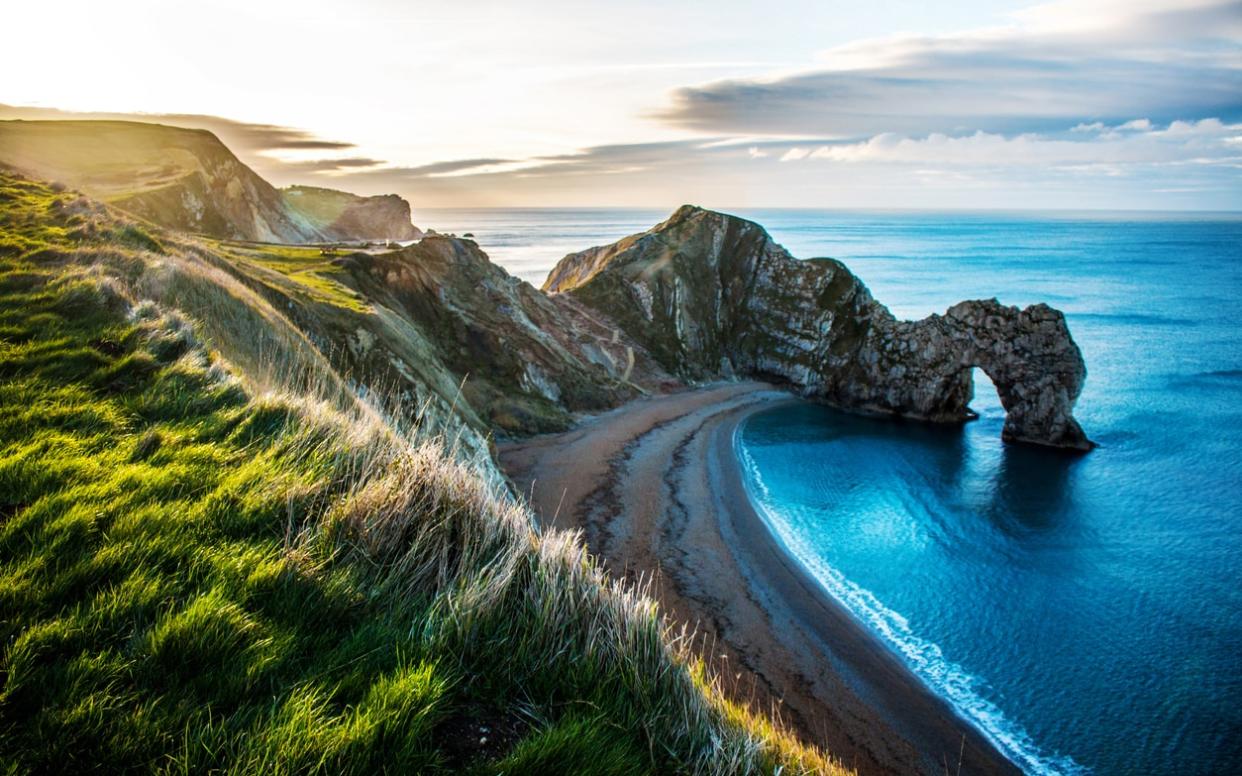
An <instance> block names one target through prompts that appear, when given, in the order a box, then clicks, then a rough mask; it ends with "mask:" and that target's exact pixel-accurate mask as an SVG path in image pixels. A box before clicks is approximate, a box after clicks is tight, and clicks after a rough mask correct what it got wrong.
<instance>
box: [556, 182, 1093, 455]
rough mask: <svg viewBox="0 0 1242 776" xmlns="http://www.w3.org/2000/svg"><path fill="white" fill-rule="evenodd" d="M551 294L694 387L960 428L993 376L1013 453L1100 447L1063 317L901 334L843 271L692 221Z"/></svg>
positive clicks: (742, 233) (602, 259)
mask: <svg viewBox="0 0 1242 776" xmlns="http://www.w3.org/2000/svg"><path fill="white" fill-rule="evenodd" d="M544 290H546V291H549V292H552V293H554V294H558V293H563V294H567V295H569V296H571V297H573V298H574V299H575V300H577V301H578V302H579V303H581V304H583V305H585V306H587V307H590V308H592V309H594V310H596V311H598V312H599V313H602V314H603V315H605V316H607V318H608V319H610V320H611V321H614V322H615V323H616V324H617V325H618V326H619V327H620V328H621V329H623V330H624V331H625V332H626V333H627V334H629V335H630V336H631V337H633V338H634V339H635V340H637V341H638V342H639V343H640V344H641V345H642V346H643V347H644V348H646V349H647V350H648V351H649V352H650V353H651V355H652V356H653V357H654V358H655V360H656V361H658V362H659V363H660V364H661V365H662V366H664V367H665V368H666V369H668V370H669V371H671V372H673V373H674V374H677V375H679V376H681V377H683V378H687V379H691V380H703V379H711V378H714V377H720V376H725V377H731V376H751V377H760V378H766V379H769V380H774V381H777V382H787V383H789V384H791V385H793V386H794V387H796V388H797V389H798V390H799V391H800V392H801V393H802V394H803V395H806V396H808V397H812V398H817V399H820V400H823V401H826V402H828V403H831V404H834V405H837V406H840V407H843V408H847V409H852V410H859V411H871V412H882V413H889V414H894V415H901V416H907V417H915V418H923V419H927V420H932V421H939V422H960V421H963V420H966V419H968V418H970V417H971V416H972V413H971V412H970V410H969V408H968V404H969V402H970V399H971V397H972V394H973V389H972V379H971V368H972V367H975V366H978V367H980V368H982V369H983V370H984V371H985V372H986V373H987V374H988V375H989V377H991V379H992V381H993V382H994V383H995V384H996V387H997V391H998V393H999V394H1000V398H1001V402H1002V404H1003V405H1004V407H1005V410H1006V423H1005V429H1004V438H1005V439H1006V440H1008V441H1021V442H1032V443H1037V444H1044V445H1051V446H1055V447H1066V448H1074V449H1089V448H1090V446H1091V443H1090V442H1089V441H1088V440H1087V438H1086V436H1085V434H1084V433H1083V431H1082V429H1081V428H1080V427H1079V425H1078V423H1077V421H1075V420H1074V418H1073V415H1072V410H1073V406H1074V401H1075V400H1076V399H1077V398H1078V394H1079V392H1080V391H1081V390H1082V384H1083V380H1084V379H1085V377H1086V367H1085V365H1084V363H1083V360H1082V354H1081V353H1080V352H1079V350H1078V347H1077V346H1076V345H1075V344H1074V341H1073V339H1072V337H1071V336H1070V333H1069V329H1068V328H1067V327H1066V325H1065V319H1064V316H1063V315H1062V314H1061V313H1060V312H1058V311H1056V310H1054V309H1052V308H1050V307H1047V306H1046V305H1034V306H1032V307H1029V308H1027V309H1025V310H1018V309H1017V308H1013V307H1005V306H1003V305H1001V304H1000V303H998V302H997V301H996V300H988V301H972V302H962V303H960V304H957V305H955V306H953V307H952V308H950V309H949V310H948V312H947V313H946V314H945V315H933V316H930V317H929V318H926V319H924V320H921V321H898V320H897V319H895V318H894V317H893V315H892V314H891V313H890V312H889V311H888V309H887V308H885V307H884V306H883V305H881V304H880V303H878V302H876V301H875V300H874V299H873V298H872V296H871V294H870V292H869V291H868V290H867V288H866V286H865V285H863V283H862V282H861V281H860V280H859V279H858V278H857V277H856V276H854V274H853V273H851V272H850V271H849V269H847V268H846V267H845V265H843V264H842V263H840V262H838V261H835V260H832V259H809V260H805V261H799V260H797V259H795V258H793V257H792V256H791V255H790V254H789V253H788V252H787V251H786V250H785V249H784V248H782V247H781V246H779V245H777V244H776V243H775V242H773V241H772V239H771V238H770V237H769V236H768V234H767V233H766V232H765V231H764V230H763V228H762V227H760V226H759V225H758V224H755V223H753V222H750V221H746V220H744V219H741V218H736V217H733V216H727V215H724V214H721V213H714V212H711V211H706V210H702V209H700V208H694V207H689V206H686V207H683V208H681V209H679V210H678V211H677V212H676V213H674V214H673V216H672V217H671V218H669V219H668V220H667V221H665V222H664V223H662V224H659V225H658V226H656V227H654V228H652V229H651V230H649V231H647V232H645V233H643V234H640V235H633V236H631V237H627V238H625V239H624V240H621V241H619V242H617V243H615V244H613V245H609V246H602V247H597V248H591V249H589V250H587V251H583V252H581V253H576V254H571V255H569V256H566V257H565V258H564V259H563V260H562V261H561V262H560V263H559V264H558V265H557V267H556V268H555V269H554V270H553V271H552V273H551V274H550V275H549V277H548V280H547V282H546V283H545V284H544Z"/></svg>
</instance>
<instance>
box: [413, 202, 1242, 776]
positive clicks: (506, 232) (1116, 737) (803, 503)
mask: <svg viewBox="0 0 1242 776" xmlns="http://www.w3.org/2000/svg"><path fill="white" fill-rule="evenodd" d="M741 214H742V215H746V216H747V217H750V218H754V219H755V220H757V221H759V222H760V223H762V224H764V225H765V226H766V227H767V228H768V230H769V231H770V232H771V233H772V235H773V236H774V237H775V238H776V239H777V240H778V241H780V242H782V243H783V244H784V245H785V246H786V247H788V248H789V249H790V250H791V251H792V252H793V253H794V254H795V255H798V256H803V257H810V256H833V257H835V258H839V259H842V260H844V261H845V262H846V263H847V264H848V265H849V266H850V267H851V268H852V269H853V270H854V272H855V273H857V274H858V275H859V276H860V277H861V278H862V279H863V280H864V281H865V282H866V283H867V284H868V286H869V287H870V288H871V290H872V292H873V293H874V294H875V296H876V297H877V298H878V299H879V300H880V301H882V302H884V303H886V304H888V305H889V306H890V307H891V308H892V309H893V311H894V312H895V313H897V314H898V315H902V316H905V317H922V316H924V315H927V314H929V313H932V312H943V310H944V309H945V308H947V307H948V306H949V305H950V304H952V303H953V302H956V301H958V300H961V299H968V298H979V297H991V296H996V297H998V298H1000V299H1001V301H1003V302H1006V303H1008V304H1019V305H1026V304H1029V303H1032V302H1036V301H1047V302H1049V303H1050V304H1052V305H1054V306H1056V307H1059V308H1060V309H1062V310H1064V311H1065V312H1066V314H1067V316H1068V319H1069V325H1070V329H1071V331H1072V333H1073V335H1074V337H1075V339H1076V340H1077V342H1078V344H1079V346H1080V347H1081V348H1082V351H1083V354H1084V356H1085V358H1086V361H1087V366H1088V371H1089V376H1088V378H1087V383H1086V388H1085V390H1084V391H1083V394H1082V396H1081V398H1080V399H1079V403H1078V410H1077V413H1076V414H1077V416H1078V418H1079V420H1080V421H1081V422H1082V425H1083V427H1084V428H1085V429H1086V431H1087V433H1088V435H1089V436H1091V437H1092V438H1093V439H1094V440H1096V441H1097V442H1099V443H1100V447H1099V448H1098V449H1097V450H1095V451H1094V452H1092V453H1090V454H1088V455H1086V456H1080V457H1073V456H1066V455H1062V454H1058V453H1056V452H1052V451H1046V450H1040V449H1034V448H1025V447H1015V446H1008V445H1003V444H1001V442H1000V429H1001V424H1002V421H1003V412H1002V410H1001V407H1000V405H999V402H998V401H997V399H996V395H995V392H994V390H993V389H992V387H991V386H990V385H989V384H988V383H987V381H986V377H983V376H982V374H981V373H979V372H976V400H975V403H974V407H975V408H976V409H977V410H978V411H979V412H980V415H981V417H980V419H979V420H978V421H976V422H974V423H970V424H967V425H966V426H965V427H962V428H945V427H933V426H927V425H923V424H919V423H911V422H904V423H903V422H894V421H885V420H875V419H864V418H858V417H851V416H847V415H843V414H840V413H836V412H833V411H831V410H828V409H825V408H822V407H816V406H810V405H800V406H798V405H795V406H790V407H785V408H780V409H774V410H771V411H768V412H765V413H762V414H759V415H756V416H754V417H752V418H751V420H750V421H748V422H747V423H746V424H745V425H744V426H743V427H742V428H741V429H740V431H739V437H738V447H739V454H740V457H741V458H742V460H743V463H744V466H745V470H746V471H747V472H748V479H749V482H748V486H749V490H750V492H751V494H752V497H753V498H754V499H755V500H756V502H757V504H758V505H759V506H760V507H761V509H760V511H761V512H762V513H763V514H764V516H765V518H766V519H767V520H768V521H769V525H770V527H771V528H772V529H773V531H774V532H775V533H776V534H777V535H778V537H779V538H780V539H781V540H782V541H783V542H784V544H785V545H786V547H787V548H788V549H789V550H790V551H791V552H792V553H793V554H794V555H795V556H796V557H798V558H799V560H800V561H802V563H803V564H804V565H805V566H807V567H808V568H809V569H810V570H811V571H812V573H814V574H815V575H816V576H817V577H818V578H819V579H820V580H821V582H822V583H823V584H824V586H825V588H826V589H828V590H829V592H831V593H832V594H833V595H835V596H836V597H837V598H838V599H839V600H841V601H842V602H843V603H845V604H846V605H847V606H848V607H850V608H851V609H852V610H853V611H854V612H855V614H857V615H858V617H859V618H860V619H861V620H862V621H863V622H864V623H865V624H866V625H867V626H868V627H870V628H872V629H873V630H875V631H876V632H877V633H878V634H879V635H880V636H881V637H882V638H883V639H884V640H885V641H886V642H887V643H888V644H889V645H890V647H892V648H893V649H894V650H895V651H896V652H898V654H900V655H902V656H903V657H904V659H905V660H906V662H907V663H908V664H909V665H910V667H911V668H912V669H913V670H914V671H915V672H916V673H917V674H918V675H919V676H920V677H921V678H922V679H923V680H924V681H925V682H927V683H928V684H929V685H930V686H932V687H933V689H935V690H936V691H938V692H940V693H941V694H943V695H944V696H945V697H947V698H949V699H950V701H952V702H953V703H954V704H955V705H956V706H957V707H958V709H959V711H960V712H961V713H962V714H963V715H964V716H966V717H968V718H969V719H971V720H972V721H974V722H975V724H976V725H977V726H978V727H980V728H981V729H982V730H983V731H984V732H985V733H986V734H988V735H989V736H991V737H992V738H993V740H995V741H996V742H997V743H998V745H1000V746H1002V747H1003V748H1005V749H1006V750H1007V751H1008V752H1009V753H1010V755H1011V756H1012V757H1013V758H1014V759H1015V760H1016V761H1018V762H1019V763H1020V764H1021V765H1023V766H1024V767H1025V768H1026V769H1027V770H1028V771H1031V772H1074V771H1079V770H1086V771H1090V772H1095V773H1101V774H1145V773H1153V772H1176V773H1202V774H1226V773H1242V584H1240V583H1242V338H1240V336H1239V322H1240V321H1242V220H1239V219H1236V218H1228V217H1219V216H1218V217H1212V216H1203V217H1184V216H1178V217H1161V216H1147V215H1127V214H1117V215H1105V216H1085V217H1069V216H1055V215H1051V216H1049V215H995V214H988V215H982V214H981V215H960V214H953V215H949V214H866V213H842V212H811V211H767V212H764V211H744V212H742V213H741ZM432 215H433V218H432V219H431V225H432V226H434V227H436V228H438V229H441V230H444V231H457V232H464V231H473V232H474V234H475V235H476V237H477V238H478V239H479V241H480V243H481V245H482V246H483V248H484V249H485V250H488V251H489V253H491V254H492V256H493V258H494V259H495V260H497V261H498V262H500V263H502V264H504V265H506V266H508V267H509V268H510V269H511V271H514V272H515V274H519V275H522V276H523V277H525V278H526V279H528V280H531V281H532V282H534V283H535V284H536V285H538V284H539V283H540V282H542V279H543V276H544V275H545V274H546V272H547V270H548V269H549V268H550V267H551V266H552V264H553V263H554V262H555V261H556V260H557V259H559V258H560V256H561V255H563V254H564V253H566V252H568V251H571V250H577V249H580V248H583V247H587V246H589V245H595V244H601V243H606V242H609V241H611V240H615V239H617V238H618V237H621V236H623V235H625V234H629V233H632V232H634V231H639V230H641V229H643V228H646V227H647V226H650V225H651V224H654V223H656V222H657V221H659V220H660V219H661V218H663V217H664V216H666V215H667V214H666V213H663V212H637V211H451V212H450V211H444V212H440V213H432ZM424 220H428V219H426V218H424Z"/></svg>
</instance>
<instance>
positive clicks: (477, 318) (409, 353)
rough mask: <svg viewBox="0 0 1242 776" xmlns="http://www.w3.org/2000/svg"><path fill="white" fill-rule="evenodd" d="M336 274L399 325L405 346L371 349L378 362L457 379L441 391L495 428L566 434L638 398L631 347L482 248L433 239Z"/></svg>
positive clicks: (391, 340) (389, 340)
mask: <svg viewBox="0 0 1242 776" xmlns="http://www.w3.org/2000/svg"><path fill="white" fill-rule="evenodd" d="M337 265H338V267H340V268H341V269H343V270H345V271H346V272H347V275H348V278H347V282H348V284H349V285H350V286H352V287H354V288H356V289H357V290H358V291H359V292H360V293H361V294H362V295H363V297H364V298H366V299H368V300H369V301H370V302H371V303H372V304H373V305H374V306H375V309H376V310H377V312H383V313H384V314H389V315H390V316H391V317H392V318H393V319H394V320H395V321H397V322H399V323H400V324H401V326H400V329H399V330H398V329H393V330H394V332H396V333H397V335H398V336H392V337H384V338H382V339H383V341H382V342H378V343H376V344H374V345H371V346H370V347H369V348H368V350H369V355H368V358H370V359H376V358H379V359H388V358H393V357H397V358H399V360H400V361H401V362H402V363H403V364H405V365H406V366H407V369H408V370H409V371H411V372H413V373H415V374H416V376H418V377H419V379H420V380H421V381H422V382H425V383H431V382H432V381H433V379H438V380H440V382H441V383H443V382H444V381H445V380H446V379H447V380H448V383H447V384H446V385H442V386H441V387H440V388H439V392H440V393H441V394H442V395H444V396H448V397H450V398H451V397H452V396H454V395H455V394H460V397H461V399H462V400H463V402H464V403H466V404H467V405H468V406H469V407H470V408H472V409H473V410H474V411H475V412H476V413H478V415H479V417H480V419H481V420H483V422H484V423H486V424H487V425H488V426H490V427H491V428H493V429H495V430H499V431H502V432H505V433H511V434H530V433H540V432H546V431H557V430H563V429H565V428H567V427H568V426H569V425H570V423H571V422H572V418H573V414H574V413H577V412H592V411H600V410H603V409H607V408H609V407H613V406H616V405H617V404H620V403H622V402H624V401H626V400H628V399H631V398H633V397H634V396H636V395H637V394H638V393H639V390H640V388H639V386H638V385H637V383H636V377H635V375H634V374H632V371H633V370H632V369H631V366H632V363H633V360H634V357H633V355H632V353H633V350H634V349H635V347H636V346H635V345H634V343H633V341H632V340H630V339H629V338H622V337H620V336H619V335H618V333H617V332H615V331H613V330H608V329H602V328H599V327H595V328H592V326H590V325H586V324H584V323H583V322H582V321H581V320H580V318H579V317H575V316H574V314H573V312H572V311H571V310H569V309H568V308H567V307H566V306H564V305H560V304H557V303H556V302H554V301H553V300H552V299H550V298H549V297H548V296H547V295H545V294H543V293H540V291H539V290H538V289H536V288H534V287H533V286H531V285H530V284H529V283H526V282H525V281H522V280H520V279H518V278H515V277H513V276H511V275H509V274H508V273H507V272H505V271H504V269H502V268H501V267H498V266H496V265H495V264H492V263H491V261H489V260H488V258H487V255H486V254H484V253H483V252H482V251H481V250H479V248H478V246H477V245H476V244H475V243H474V242H473V241H470V240H464V239H458V238H453V237H444V236H439V235H433V236H429V237H425V238H424V239H423V240H421V241H419V242H418V243H415V244H414V245H410V246H408V247H405V248H402V249H401V250H398V251H393V252H390V253H382V254H378V255H372V254H366V253H356V254H351V255H349V256H346V257H343V258H341V259H339V260H338V261H337ZM357 344H358V345H359V346H361V345H362V344H363V343H362V342H361V340H358V342H357ZM361 371H374V370H371V369H364V370H361ZM424 372H425V373H426V374H423V373H424Z"/></svg>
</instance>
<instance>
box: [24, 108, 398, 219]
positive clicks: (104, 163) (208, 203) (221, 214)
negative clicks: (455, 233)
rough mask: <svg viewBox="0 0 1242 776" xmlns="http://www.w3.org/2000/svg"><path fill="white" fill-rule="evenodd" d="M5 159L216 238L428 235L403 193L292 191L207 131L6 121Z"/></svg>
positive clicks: (37, 174) (130, 209)
mask: <svg viewBox="0 0 1242 776" xmlns="http://www.w3.org/2000/svg"><path fill="white" fill-rule="evenodd" d="M0 165H4V166H8V167H11V168H13V169H15V170H17V171H19V172H22V173H24V174H26V175H29V176H32V177H36V178H41V179H44V180H51V181H57V182H60V183H62V184H64V185H67V186H70V187H73V188H76V189H80V190H82V191H84V192H86V193H88V194H90V195H91V196H93V197H96V198H97V199H100V200H103V201H105V202H107V203H108V204H110V205H112V206H114V207H116V208H119V209H121V210H124V211H126V212H128V213H131V214H133V215H135V216H138V217H139V218H142V219H145V220H147V221H150V222H151V223H154V224H156V225H158V226H162V227H165V228H167V229H175V230H177V231H183V232H193V233H197V234H204V235H208V236H210V237H219V238H225V239H237V240H251V241H257V242H280V243H304V242H318V241H345V240H411V239H416V238H417V237H418V236H419V235H420V232H419V231H418V230H417V229H416V228H415V227H414V226H413V225H412V224H411V223H410V207H409V204H408V203H407V202H405V201H404V200H402V199H401V198H399V197H397V196H395V195H390V196H387V197H358V196H355V195H353V194H347V193H345V192H335V191H332V190H330V189H304V191H305V192H308V194H307V195H300V196H294V197H292V198H291V197H290V196H289V192H285V193H284V194H282V192H280V191H278V190H277V189H276V188H275V187H274V186H272V185H271V184H270V183H268V182H267V181H266V180H264V179H263V178H262V177H260V176H259V175H258V174H257V173H256V172H255V171H254V170H252V169H250V168H249V167H247V166H246V165H245V164H243V163H242V162H241V160H239V159H238V158H237V157H236V156H235V155H234V154H233V152H232V151H230V150H229V149H228V148H227V147H226V146H225V145H224V144H223V143H221V142H220V141H219V139H217V138H216V136H215V135H213V134H212V133H210V132H208V131H206V130H201V129H181V128H178V127H168V126H163V125H160V124H145V123H141V122H132V121H0ZM290 191H292V190H290ZM291 199H292V200H296V201H295V202H291V201H290V200H291Z"/></svg>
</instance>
